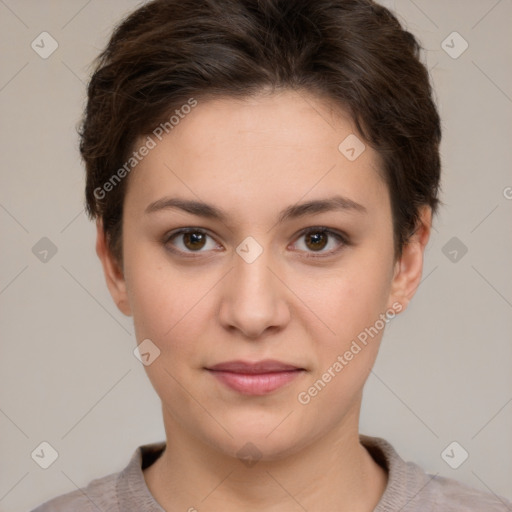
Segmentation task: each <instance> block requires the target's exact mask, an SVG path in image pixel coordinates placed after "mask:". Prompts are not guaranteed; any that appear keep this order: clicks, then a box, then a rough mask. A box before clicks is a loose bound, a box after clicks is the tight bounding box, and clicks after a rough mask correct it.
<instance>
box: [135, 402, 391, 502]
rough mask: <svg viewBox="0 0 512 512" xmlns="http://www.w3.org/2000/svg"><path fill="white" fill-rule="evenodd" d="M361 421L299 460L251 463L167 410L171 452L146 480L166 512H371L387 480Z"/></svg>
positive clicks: (301, 453) (353, 419)
mask: <svg viewBox="0 0 512 512" xmlns="http://www.w3.org/2000/svg"><path fill="white" fill-rule="evenodd" d="M358 417H359V407H357V408H356V409H355V410H353V411H351V412H350V413H349V414H348V415H347V416H346V417H345V418H344V420H343V422H342V423H341V424H340V425H339V426H337V427H336V428H334V429H332V430H331V431H329V432H328V433H326V434H324V435H323V436H321V437H319V438H318V439H317V440H316V441H313V442H312V443H310V444H308V445H307V446H305V447H303V448H302V449H300V450H298V451H295V452H294V453H293V454H290V455H287V456H284V457H280V458H278V459H273V460H264V459H263V458H262V459H261V460H258V461H254V463H253V464H244V463H243V462H241V461H240V460H239V459H238V458H236V457H232V456H229V455H226V454H225V453H223V452H221V451H220V450H218V449H216V448H214V447H212V446H210V445H207V444H205V443H201V442H200V441H199V440H198V439H197V437H194V436H192V435H190V433H189V432H186V431H184V430H183V429H181V428H180V425H179V424H177V423H176V422H174V421H172V417H170V415H166V414H165V411H164V422H165V426H166V435H167V445H166V449H165V451H164V452H163V454H162V455H161V456H160V458H159V459H158V460H157V461H155V463H153V464H152V465H151V466H150V467H149V468H146V469H145V470H144V478H145V479H146V483H147V485H148V487H149V490H150V491H151V493H152V494H153V496H154V497H155V499H156V500H157V501H158V502H159V503H160V505H161V506H162V507H163V508H165V509H166V510H187V511H188V510H190V511H191V512H193V511H194V510H195V509H197V510H201V512H203V511H204V512H208V511H215V510H223V511H224V512H231V511H235V510H236V511H237V512H238V511H240V510H244V511H247V512H252V511H261V510H265V511H266V512H274V511H276V512H277V511H279V512H288V511H290V512H291V511H297V510H300V508H303V509H305V510H308V511H311V512H312V511H315V510H336V511H337V512H349V511H350V512H371V511H373V510H374V508H375V507H376V506H377V503H378V501H379V500H380V497H381V496H382V494H383V493H384V490H385V487H386V484H387V473H386V471H385V470H384V469H383V468H381V467H380V466H379V465H378V464H377V463H376V462H375V461H374V460H373V458H372V457H371V456H370V454H369V453H368V451H367V450H366V449H365V448H364V447H363V446H362V445H361V444H360V442H359V434H358Z"/></svg>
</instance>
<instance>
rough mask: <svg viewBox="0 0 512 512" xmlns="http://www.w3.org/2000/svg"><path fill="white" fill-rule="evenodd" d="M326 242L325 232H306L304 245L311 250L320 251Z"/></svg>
mask: <svg viewBox="0 0 512 512" xmlns="http://www.w3.org/2000/svg"><path fill="white" fill-rule="evenodd" d="M327 242H328V236H326V234H325V232H323V233H322V232H320V231H319V232H316V233H315V232H313V233H307V234H306V246H307V247H308V248H309V249H311V250H313V251H321V250H322V249H323V248H324V247H325V246H326V245H327Z"/></svg>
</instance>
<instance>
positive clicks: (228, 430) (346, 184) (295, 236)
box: [97, 92, 428, 459]
mask: <svg viewBox="0 0 512 512" xmlns="http://www.w3.org/2000/svg"><path fill="white" fill-rule="evenodd" d="M354 134H356V130H355V128H354V125H353V123H352V121H351V120H350V118H349V117H348V116H346V115H343V114H342V113H340V112H336V113H334V112H333V111H332V110H331V109H330V108H329V106H328V104H326V103H325V102H323V101H321V100H319V99H316V98H314V97H313V96H310V95H307V94H300V95H299V94H297V93H295V92H282V93H279V94H272V95H267V96H258V97H252V98H251V99H249V100H244V101H241V100H234V99H230V98H227V99H222V100H220V99H215V100H210V101H207V102H203V103H201V102H199V103H198V105H197V106H196V107H195V108H194V109H192V111H191V112H190V113H189V114H188V115H187V116H186V117H184V118H183V119H181V120H180V122H179V124H178V125H176V126H175V127H174V128H173V129H172V131H169V133H168V134H164V136H163V137H162V140H161V141H158V139H156V138H155V140H156V142H157V144H156V147H154V148H153V149H151V150H150V151H149V152H148V154H147V155H146V156H145V157H144V158H143V159H142V161H141V162H140V163H139V164H138V165H137V167H136V168H135V169H134V170H133V171H132V174H131V175H130V176H129V182H128V187H127V193H126V197H125V203H124V213H123V254H124V268H123V273H121V272H118V273H116V272H114V271H113V270H112V269H113V268H114V267H115V264H113V263H112V260H111V256H110V255H109V253H108V251H106V249H105V246H104V245H103V242H102V231H101V226H100V224H98V226H99V230H98V246H97V247H98V254H99V255H100V258H102V262H103V264H104V269H105V272H106V275H107V283H108V285H109V289H110V291H111V293H112V295H113V297H114V299H115V301H116V303H117V304H118V306H119V307H120V309H121V310H122V311H123V312H124V313H125V314H127V315H133V320H134V325H135V333H136V337H137V343H141V342H142V341H143V340H146V339H149V340H151V345H149V346H150V347H153V348H152V349H151V350H152V351H153V352H152V354H153V355H152V356H149V357H151V358H153V357H154V354H156V353H158V350H159V351H160V353H159V356H158V357H156V359H154V361H153V362H152V363H151V364H149V365H148V366H145V369H146V371H147V374H148V376H149V378H150V380H151V382H152V384H153V386H154V388H155V390H156V392H157V393H158V395H159V396H160V398H161V401H162V404H163V411H164V421H165V424H166V428H168V429H170V430H171V432H174V431H176V432H178V431H179V432H181V433H186V435H187V436H190V437H193V438H195V439H196V440H198V441H201V442H203V443H205V444H207V445H208V446H210V447H214V448H216V449H218V450H220V451H221V452H223V453H226V454H231V455H235V454H236V453H237V452H238V450H240V448H241V447H242V446H244V445H245V444H246V443H247V442H249V441H250V442H252V443H253V444H254V445H255V446H256V447H257V448H258V450H259V451H260V452H261V453H262V454H263V457H264V458H267V459H272V458H279V457H283V456H285V455H289V454H291V453H294V452H296V451H298V450H300V449H302V448H304V447H306V446H308V445H310V444H311V443H312V442H313V441H315V440H317V439H319V438H321V437H322V436H328V435H329V434H330V433H332V432H339V430H343V429H357V419H358V413H359V405H360V399H361V392H362V388H363V385H364V382H365V381H366V379H367V377H368V374H369V372H370V370H371V368H372V366H373V364H374V361H375V358H376V355H377V351H378V348H379V343H380V339H381V337H382V334H383V332H384V327H385V325H387V323H388V322H389V321H394V320H392V319H390V318H392V317H393V316H395V315H396V314H398V313H399V312H400V311H401V310H403V309H405V307H406V305H407V302H408V300H409V299H410V298H411V296H412V294H413V293H414V290H415V288H416V287H417V285H418V283H419V279H420V277H421V267H422V254H423V248H424V245H425V244H426V241H427V240H428V229H426V230H424V231H419V232H418V233H419V237H418V239H417V242H413V243H411V245H410V246H409V248H407V249H406V250H404V253H403V256H402V259H401V260H400V261H394V251H393V226H392V217H391V205H390V199H389V193H388V190H387V188H386V185H385V184H384V182H383V180H382V178H381V177H380V176H379V173H378V171H377V169H378V159H377V155H376V153H375V152H374V151H373V150H372V149H371V148H370V147H369V146H368V145H367V144H366V148H365V149H364V151H362V153H361V154H360V155H359V156H357V154H358V152H359V151H360V149H361V148H362V146H359V145H357V144H361V141H359V142H357V140H356V139H348V141H349V142H351V144H348V147H349V148H350V147H354V148H355V151H351V150H350V149H348V150H347V147H346V146H344V145H343V144H342V146H341V150H340V149H339V146H340V143H342V141H344V140H345V139H346V137H348V136H351V137H354ZM144 140H146V139H145V138H142V139H141V143H143V141H144ZM354 141H356V143H357V144H356V143H355V142H354ZM345 144H347V143H345ZM347 156H348V157H349V158H348V157H347ZM354 156H357V158H355V159H354ZM192 202H194V203H196V204H193V203H192ZM197 203H206V204H207V205H208V206H204V205H203V206H202V207H200V205H199V204H197ZM307 205H308V206H307ZM427 221H428V219H427ZM427 224H428V222H427ZM109 269H110V270H109ZM386 313H387V314H388V317H386V316H385V315H386ZM146 343H147V342H146ZM155 347H156V348H155ZM157 349H158V350H157ZM151 350H150V352H151ZM146 357H147V356H146ZM263 360H273V361H278V362H280V363H284V364H286V365H290V368H292V369H289V371H284V368H282V367H276V368H274V370H281V371H277V372H273V375H269V372H270V370H271V369H270V368H265V369H260V370H258V369H256V370H253V371H255V372H256V373H259V375H247V374H246V373H247V372H248V371H249V370H247V369H246V368H243V369H242V370H240V368H238V370H236V368H235V369H234V367H232V368H231V369H229V368H228V370H230V371H226V368H224V370H225V371H214V370H212V367H214V366H215V365H219V364H220V363H227V362H232V361H243V362H246V363H254V362H260V361H263ZM234 370H235V373H233V371H234ZM240 371H241V373H240ZM237 372H238V373H237ZM244 374H245V375H244ZM264 374H266V375H264Z"/></svg>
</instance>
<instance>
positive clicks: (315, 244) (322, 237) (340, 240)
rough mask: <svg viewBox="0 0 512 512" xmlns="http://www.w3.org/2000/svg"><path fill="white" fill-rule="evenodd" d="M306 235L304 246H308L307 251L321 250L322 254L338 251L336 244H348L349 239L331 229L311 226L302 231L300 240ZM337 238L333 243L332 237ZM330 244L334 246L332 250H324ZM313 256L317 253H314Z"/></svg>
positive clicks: (316, 251) (315, 251)
mask: <svg viewBox="0 0 512 512" xmlns="http://www.w3.org/2000/svg"><path fill="white" fill-rule="evenodd" d="M303 237H304V244H303V245H304V246H305V247H306V252H313V253H318V252H320V253H321V255H324V254H332V253H334V252H336V246H339V245H347V241H346V239H345V237H343V236H342V235H340V234H338V233H334V232H333V231H330V230H328V229H326V228H321V227H318V228H309V229H308V230H307V231H306V232H304V233H302V234H301V236H300V237H299V240H300V239H301V238H303ZM333 238H334V239H335V240H336V241H337V243H334V244H332V243H331V241H332V239H333ZM329 245H331V246H333V245H334V248H333V249H331V250H324V249H325V248H326V247H328V246H329ZM312 256H313V257H315V256H316V255H315V254H313V255H312Z"/></svg>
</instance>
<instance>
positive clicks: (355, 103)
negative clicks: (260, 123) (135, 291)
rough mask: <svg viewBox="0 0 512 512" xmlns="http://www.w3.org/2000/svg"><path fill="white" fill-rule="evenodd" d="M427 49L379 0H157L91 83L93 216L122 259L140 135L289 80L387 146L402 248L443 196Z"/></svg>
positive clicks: (114, 40) (116, 41)
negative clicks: (423, 56) (181, 112)
mask: <svg viewBox="0 0 512 512" xmlns="http://www.w3.org/2000/svg"><path fill="white" fill-rule="evenodd" d="M420 50H421V46H420V45H419V43H418V41H417V39H416V38H415V37H414V36H413V35H412V34H411V33H410V32H408V31H407V30H405V29H403V28H402V27H401V25H400V23H399V22H398V20H397V18H396V17H395V16H394V15H393V14H392V13H391V12H390V11H389V10H388V9H386V8H384V7H383V6H381V5H378V4H376V3H374V2H372V1H371V0H293V1H290V0H154V1H152V2H149V3H147V4H145V5H144V6H143V7H140V8H139V9H137V10H136V11H134V12H133V13H132V14H131V15H130V16H128V17H127V18H126V19H125V20H123V21H122V22H121V23H120V25H118V26H117V28H116V29H115V31H114V32H113V34H112V36H111V38H110V41H109V42H108V45H107V47H106V48H105V50H104V51H103V52H102V53H101V54H100V55H99V56H98V57H97V60H96V66H95V70H94V73H93V75H92V78H91V80H90V83H89V86H88V101H87V106H86V109H85V112H84V116H83V119H82V122H81V126H80V130H79V131H80V137H81V141H80V152H81V155H82V158H83V160H84V162H85V166H86V173H87V178H86V209H87V213H88V215H89V216H90V217H91V218H95V217H100V218H102V220H103V226H104V229H105V234H106V236H107V240H108V244H109V247H110V249H111V251H112V253H113V254H114V256H115V257H116V258H117V259H118V261H119V262H121V264H122V261H123V258H122V249H121V247H122V243H121V240H122V229H121V228H122V214H123V199H124V196H125V190H126V182H127V179H119V180H118V181H116V182H114V183H113V182H112V177H113V176H114V174H115V172H116V170H121V168H122V166H123V165H124V169H125V170H126V169H127V168H126V162H127V160H128V159H129V158H130V153H131V152H132V151H133V146H134V144H135V141H136V140H137V139H138V138H139V137H141V136H144V135H147V134H149V133H151V132H152V130H154V128H155V127H156V126H158V125H159V124H161V123H163V122H165V120H166V119H167V123H168V119H169V116H170V113H171V112H173V111H175V109H177V108H179V107H180V106H182V105H185V104H187V102H188V103H190V99H191V98H194V101H197V100H201V99H204V98H209V97H238V98H245V97H249V96H251V95H254V94H257V93H259V92H261V91H262V90H264V89H268V88H270V89H272V90H274V89H286V88H288V89H293V90H300V91H307V92H311V93H314V94H317V95H320V96H321V97H323V98H325V99H326V100H328V101H330V102H332V104H334V105H338V106H340V107H341V108H343V109H344V110H345V111H347V112H348V113H349V114H350V115H351V116H352V118H353V120H354V122H355V125H356V128H357V130H358V131H359V135H361V136H362V137H363V139H364V140H365V141H366V142H367V143H368V144H369V145H370V146H371V147H373V148H374V149H375V150H376V151H377V153H378V155H379V157H380V160H381V166H382V169H380V172H381V173H382V176H383V178H384V179H385V182H386V184H387V187H388V189H389V193H390V199H391V205H392V214H393V226H394V245H395V255H396V256H399V255H401V253H402V248H403V245H404V244H405V243H407V241H408V239H409V237H410V235H411V234H412V232H413V231H414V229H415V228H416V226H417V223H418V220H419V208H420V207H421V206H423V205H429V206H430V207H431V208H432V211H433V213H436V210H437V206H438V203H439V202H440V201H439V199H438V191H439V187H440V184H439V181H440V167H441V165H440V156H439V144H440V139H441V127H440V119H439V115H438V112H437V109H436V106H435V103H434V101H433V98H432V88H431V85H430V81H429V75H428V71H427V69H426V67H425V66H424V65H423V64H422V63H421V61H420ZM340 142H341V141H340ZM128 171H129V168H128ZM122 175H123V177H124V176H125V175H126V172H123V173H122ZM118 177H120V175H118ZM109 180H110V181H109ZM107 183H111V185H110V186H108V187H107V188H108V193H106V192H105V191H106V190H107V188H102V187H104V185H106V184H107ZM99 191H102V192H101V193H100V192H99Z"/></svg>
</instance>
